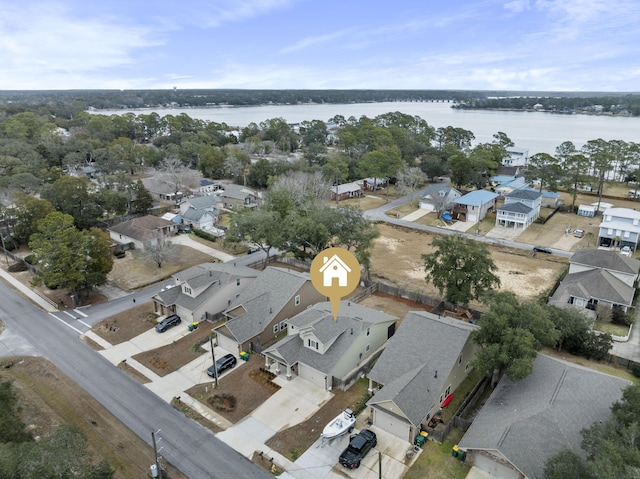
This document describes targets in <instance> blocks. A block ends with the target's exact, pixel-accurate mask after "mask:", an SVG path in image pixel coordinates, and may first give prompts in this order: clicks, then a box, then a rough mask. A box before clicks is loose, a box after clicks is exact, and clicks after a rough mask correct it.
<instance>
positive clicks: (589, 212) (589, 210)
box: [578, 205, 598, 218]
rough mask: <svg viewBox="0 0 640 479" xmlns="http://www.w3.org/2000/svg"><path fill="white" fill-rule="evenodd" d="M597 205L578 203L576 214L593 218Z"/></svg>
mask: <svg viewBox="0 0 640 479" xmlns="http://www.w3.org/2000/svg"><path fill="white" fill-rule="evenodd" d="M597 209H598V207H597V206H591V205H579V206H578V216H586V217H587V218H593V217H595V215H596V210H597Z"/></svg>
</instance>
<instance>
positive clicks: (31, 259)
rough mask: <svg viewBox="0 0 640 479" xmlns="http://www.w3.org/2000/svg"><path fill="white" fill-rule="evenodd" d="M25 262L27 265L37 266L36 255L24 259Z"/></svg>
mask: <svg viewBox="0 0 640 479" xmlns="http://www.w3.org/2000/svg"><path fill="white" fill-rule="evenodd" d="M24 261H25V262H26V263H29V264H35V262H36V257H35V255H32V254H30V255H28V256H25V257H24Z"/></svg>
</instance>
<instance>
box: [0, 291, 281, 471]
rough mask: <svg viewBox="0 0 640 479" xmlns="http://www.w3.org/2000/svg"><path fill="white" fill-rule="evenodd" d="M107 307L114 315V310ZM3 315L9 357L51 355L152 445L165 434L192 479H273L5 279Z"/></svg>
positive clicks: (170, 452)
mask: <svg viewBox="0 0 640 479" xmlns="http://www.w3.org/2000/svg"><path fill="white" fill-rule="evenodd" d="M157 288H158V286H155V287H154V290H155V289H157ZM125 302H126V304H127V307H128V306H129V300H128V298H126V299H125V298H123V299H121V300H116V301H114V302H113V303H115V304H112V305H111V307H113V308H114V309H120V308H122V309H124V308H123V306H124V304H125ZM102 309H103V311H101V312H102V313H104V314H109V313H107V310H108V309H109V308H102ZM0 317H2V318H3V320H4V321H5V323H6V325H7V328H8V333H9V334H7V332H5V333H4V334H3V335H2V340H1V341H0V351H1V352H2V353H3V354H4V353H9V354H37V355H40V356H43V357H46V358H47V359H49V360H50V361H51V362H52V363H53V364H55V365H56V366H57V367H58V368H60V370H61V371H62V372H64V373H65V374H66V375H68V376H69V377H70V378H71V379H72V380H73V381H75V382H76V383H77V384H78V385H79V386H81V387H82V388H83V389H85V390H86V391H87V392H88V393H89V394H90V395H91V396H93V397H94V398H95V399H96V400H98V401H99V402H100V403H101V404H102V405H103V406H104V407H105V408H106V409H108V410H109V411H110V412H111V413H112V414H113V415H115V416H116V417H118V418H119V419H120V420H121V421H122V422H123V423H124V424H125V425H126V426H127V427H129V428H130V429H131V430H132V431H133V432H134V433H135V434H137V435H138V436H139V437H140V438H142V439H143V440H144V441H145V442H147V443H150V442H151V432H152V431H158V430H160V431H161V432H159V433H158V435H159V437H161V438H162V444H163V449H162V455H163V456H164V457H165V458H166V459H167V460H168V461H169V462H171V464H173V465H174V466H175V467H177V468H178V469H179V470H180V471H181V472H182V473H183V474H185V475H186V476H187V477H192V478H204V477H220V478H224V479H228V478H244V477H253V478H260V477H265V478H267V477H271V475H270V474H269V473H267V472H266V471H265V470H264V469H261V468H259V467H258V466H256V465H255V464H253V463H252V462H250V461H249V460H248V459H247V458H245V457H244V456H242V455H241V454H239V453H237V452H236V451H235V450H233V449H232V448H231V447H229V446H228V445H226V444H225V443H223V442H222V441H220V440H219V439H217V438H216V437H215V436H214V435H213V433H212V432H211V431H209V430H208V429H206V428H204V427H203V426H201V425H200V424H198V423H197V422H195V421H192V420H191V419H188V418H187V417H186V416H185V415H184V414H182V413H180V412H179V411H176V410H175V409H174V408H172V407H171V406H170V405H169V404H167V402H166V401H164V400H162V399H161V398H160V397H158V396H157V395H155V394H154V393H152V392H151V391H149V390H148V389H147V388H145V387H144V386H142V385H141V384H139V383H138V382H137V381H135V380H134V379H132V378H130V377H129V376H127V374H125V373H124V372H122V371H121V370H120V369H118V368H115V367H113V365H112V364H111V363H109V362H108V361H107V360H106V359H104V358H103V357H102V356H100V355H99V354H97V353H96V352H95V351H93V350H92V349H91V348H90V347H89V346H87V345H86V344H85V343H83V342H82V341H79V340H78V336H77V334H76V333H75V332H74V331H73V330H72V329H70V328H65V327H62V326H61V325H60V323H59V322H58V321H54V320H52V318H51V316H50V315H49V314H48V313H46V312H43V311H41V310H39V309H38V308H36V307H35V306H33V305H32V304H31V303H30V302H29V301H27V300H26V299H24V298H23V297H22V296H20V295H18V294H16V293H15V291H13V290H12V289H11V288H10V287H9V286H7V285H6V284H5V282H4V281H3V282H0ZM18 337H22V338H29V341H28V343H27V342H26V341H24V340H19V339H18Z"/></svg>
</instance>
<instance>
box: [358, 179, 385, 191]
mask: <svg viewBox="0 0 640 479" xmlns="http://www.w3.org/2000/svg"><path fill="white" fill-rule="evenodd" d="M388 181H389V178H363V179H362V180H358V181H356V183H357V184H359V185H360V186H361V187H362V189H363V190H369V191H374V190H381V189H382V188H384V187H385V186H387V182H388Z"/></svg>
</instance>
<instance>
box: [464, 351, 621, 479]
mask: <svg viewBox="0 0 640 479" xmlns="http://www.w3.org/2000/svg"><path fill="white" fill-rule="evenodd" d="M630 384H631V383H630V382H629V381H626V380H623V379H620V378H616V377H613V376H609V375H607V374H603V373H600V372H598V371H594V370H591V369H587V368H585V367H582V366H578V365H575V364H573V363H568V362H565V361H562V360H560V359H555V358H551V357H549V356H545V355H543V354H538V356H537V358H536V359H535V360H534V362H533V370H532V372H531V374H529V375H528V376H527V377H525V378H524V379H521V380H520V381H517V382H513V381H511V380H510V379H509V378H507V377H506V376H504V377H503V378H502V379H501V380H500V382H499V383H498V385H497V386H496V388H495V389H494V391H493V393H492V394H491V396H490V397H489V399H488V400H487V401H486V403H485V404H484V406H483V407H482V409H481V410H480V411H479V413H478V415H477V416H476V417H475V418H474V420H473V423H472V424H471V427H470V428H469V429H468V430H467V432H466V433H465V435H464V436H463V437H462V439H461V440H460V442H459V443H458V447H459V448H460V449H461V450H463V451H465V452H466V458H465V462H466V464H467V465H469V466H475V467H476V468H478V469H480V470H481V471H483V472H484V473H485V474H487V475H488V476H489V477H495V478H500V479H539V478H543V477H544V467H545V464H546V463H547V461H548V460H549V459H550V458H551V457H553V456H554V455H556V454H557V453H558V452H559V451H561V450H563V449H569V450H570V451H572V452H574V453H576V454H577V455H578V456H580V457H582V458H583V459H586V452H585V451H584V450H583V449H582V447H581V444H582V435H581V434H580V431H581V430H582V429H584V428H589V427H591V426H592V425H593V424H594V423H596V422H599V421H602V422H604V421H606V420H607V419H608V418H609V417H610V415H611V406H612V405H613V403H615V402H616V401H620V400H621V399H622V392H623V390H624V389H625V388H626V387H627V386H629V385H630Z"/></svg>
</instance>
